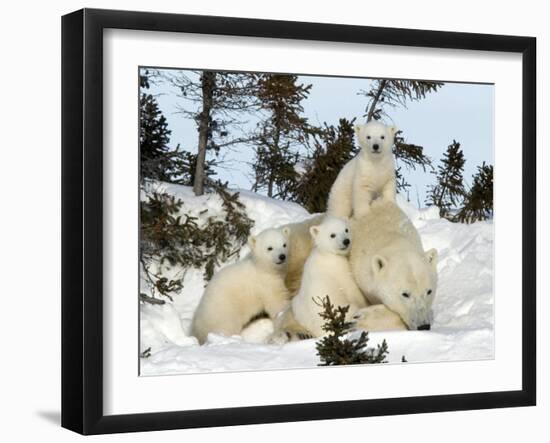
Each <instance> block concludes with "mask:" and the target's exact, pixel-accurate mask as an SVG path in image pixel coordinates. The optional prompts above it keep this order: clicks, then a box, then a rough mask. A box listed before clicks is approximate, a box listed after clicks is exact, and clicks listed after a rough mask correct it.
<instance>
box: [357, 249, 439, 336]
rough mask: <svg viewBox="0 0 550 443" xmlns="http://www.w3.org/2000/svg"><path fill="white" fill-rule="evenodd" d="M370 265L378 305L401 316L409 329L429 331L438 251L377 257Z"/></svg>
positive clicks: (435, 284) (435, 285) (373, 258)
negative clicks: (384, 306) (382, 305)
mask: <svg viewBox="0 0 550 443" xmlns="http://www.w3.org/2000/svg"><path fill="white" fill-rule="evenodd" d="M370 265H371V267H372V273H371V278H372V279H373V282H372V283H373V285H372V287H374V288H375V290H374V291H372V292H374V295H375V298H376V299H377V300H376V301H377V302H379V303H383V304H384V305H386V307H387V308H388V309H390V310H392V311H393V312H395V313H396V314H399V316H400V317H401V319H402V320H403V322H404V323H405V324H406V325H407V327H408V328H409V329H413V330H414V329H419V330H422V329H430V326H431V323H432V318H433V313H432V304H433V301H434V297H435V293H436V290H437V267H436V266H437V251H436V250H435V249H430V250H429V251H428V252H425V253H424V255H422V254H419V253H417V252H414V251H409V252H404V253H402V254H399V255H392V256H391V257H384V256H383V255H376V256H374V257H372V262H371V264H370ZM358 283H359V286H360V287H361V284H360V282H358Z"/></svg>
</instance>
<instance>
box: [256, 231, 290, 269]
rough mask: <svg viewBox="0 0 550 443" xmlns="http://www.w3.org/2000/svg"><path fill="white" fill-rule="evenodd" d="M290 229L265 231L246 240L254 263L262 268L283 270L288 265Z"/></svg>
mask: <svg viewBox="0 0 550 443" xmlns="http://www.w3.org/2000/svg"><path fill="white" fill-rule="evenodd" d="M289 235H290V229H289V228H287V227H285V228H282V229H266V230H265V231H262V232H260V233H259V234H258V235H256V236H251V237H249V239H248V246H249V247H250V250H251V251H252V257H253V258H254V261H255V262H256V263H257V264H258V265H260V266H261V267H264V268H276V269H277V270H284V269H285V268H286V265H287V263H288V249H289V248H288V237H289Z"/></svg>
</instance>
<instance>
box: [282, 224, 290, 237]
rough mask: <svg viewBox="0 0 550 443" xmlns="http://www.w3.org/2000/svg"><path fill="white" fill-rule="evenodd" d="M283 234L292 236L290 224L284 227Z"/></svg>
mask: <svg viewBox="0 0 550 443" xmlns="http://www.w3.org/2000/svg"><path fill="white" fill-rule="evenodd" d="M283 235H284V236H285V237H286V238H288V237H290V228H289V227H288V226H285V227H284V228H283Z"/></svg>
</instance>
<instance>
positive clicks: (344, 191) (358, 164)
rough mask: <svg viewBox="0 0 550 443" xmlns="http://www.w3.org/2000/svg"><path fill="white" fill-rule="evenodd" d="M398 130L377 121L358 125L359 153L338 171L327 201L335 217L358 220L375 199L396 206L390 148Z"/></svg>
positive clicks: (330, 212)
mask: <svg viewBox="0 0 550 443" xmlns="http://www.w3.org/2000/svg"><path fill="white" fill-rule="evenodd" d="M396 132H397V129H396V128H395V127H394V126H386V125H384V124H383V123H380V122H378V121H371V122H369V123H367V124H366V125H357V126H356V127H355V134H356V136H357V140H358V143H359V146H360V147H361V151H360V152H359V154H358V155H357V156H356V157H355V158H353V159H352V160H350V161H349V162H348V163H347V164H346V165H345V166H344V167H343V168H342V170H341V171H340V173H339V174H338V177H337V178H336V180H335V181H334V184H333V185H332V188H331V190H330V194H329V198H328V209H327V212H328V213H329V214H331V215H334V216H335V217H341V218H349V217H351V216H352V215H353V216H354V217H361V216H362V215H364V214H366V213H367V212H368V210H369V208H370V204H371V203H372V201H373V200H374V199H375V198H378V197H380V198H382V199H384V200H388V201H392V202H395V189H396V186H395V160H394V158H393V153H392V146H393V143H394V139H395V134H396Z"/></svg>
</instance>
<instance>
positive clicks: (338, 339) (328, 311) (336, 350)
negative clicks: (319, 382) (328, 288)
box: [315, 295, 388, 366]
mask: <svg viewBox="0 0 550 443" xmlns="http://www.w3.org/2000/svg"><path fill="white" fill-rule="evenodd" d="M321 305H322V307H323V311H322V312H321V313H320V314H319V315H320V316H321V318H322V319H323V320H325V323H324V325H323V331H325V332H326V333H327V335H325V336H324V337H323V338H321V340H319V341H318V342H317V343H316V345H315V347H316V349H317V355H319V357H320V359H321V363H320V364H319V366H336V365H356V364H367V363H385V362H386V356H387V354H388V344H387V343H386V340H383V341H382V344H380V345H378V346H377V347H376V349H374V348H368V347H367V344H368V342H369V334H368V332H366V331H363V332H361V335H360V336H359V338H357V339H349V338H345V335H346V334H347V333H348V332H350V328H351V326H352V323H351V322H347V321H346V314H347V312H348V311H349V306H337V307H336V308H335V307H334V305H332V303H331V302H330V298H329V297H328V295H327V296H326V297H324V298H323V299H322V300H321Z"/></svg>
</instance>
